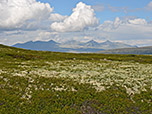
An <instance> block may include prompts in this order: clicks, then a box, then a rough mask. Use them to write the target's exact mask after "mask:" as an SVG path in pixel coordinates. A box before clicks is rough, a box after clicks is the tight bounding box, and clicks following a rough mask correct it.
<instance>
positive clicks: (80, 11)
mask: <svg viewBox="0 0 152 114" xmlns="http://www.w3.org/2000/svg"><path fill="white" fill-rule="evenodd" d="M98 23H99V20H98V19H97V18H96V17H95V14H94V10H93V9H92V8H91V6H89V5H86V4H84V3H82V2H79V3H78V4H77V6H76V8H74V9H73V13H72V14H71V15H70V16H69V17H67V18H66V19H65V20H64V21H63V22H54V23H52V24H51V29H52V30H54V31H58V32H70V31H82V30H84V29H85V28H87V27H91V26H95V25H97V24H98Z"/></svg>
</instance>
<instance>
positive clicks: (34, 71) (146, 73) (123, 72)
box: [0, 59, 152, 95]
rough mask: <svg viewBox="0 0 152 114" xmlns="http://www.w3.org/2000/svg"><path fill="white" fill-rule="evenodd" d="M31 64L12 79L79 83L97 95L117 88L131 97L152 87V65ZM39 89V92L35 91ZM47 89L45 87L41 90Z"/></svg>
mask: <svg viewBox="0 0 152 114" xmlns="http://www.w3.org/2000/svg"><path fill="white" fill-rule="evenodd" d="M30 64H31V63H30V61H28V62H24V63H22V64H21V65H19V67H21V68H22V71H19V70H14V71H12V72H11V73H12V76H22V77H28V76H33V77H37V76H39V77H46V78H49V77H50V78H51V77H56V78H62V77H63V78H70V79H72V80H74V81H77V82H79V83H88V84H91V85H92V86H93V87H94V88H95V89H96V90H97V91H103V90H106V88H109V87H110V86H112V85H113V84H116V85H117V86H121V87H124V88H126V92H127V93H128V94H129V95H130V94H135V93H140V92H141V91H146V89H145V88H146V86H147V85H149V86H150V87H151V86H152V64H141V63H133V62H122V61H121V62H120V61H110V60H106V59H104V60H100V61H83V60H76V59H73V60H65V61H52V62H45V63H44V64H45V65H43V66H39V67H38V65H36V66H30ZM32 64H34V63H32ZM0 72H2V70H0ZM33 82H34V79H33V78H31V79H29V83H33ZM35 89H36V90H37V89H39V88H38V87H35ZM43 89H44V88H43V87H41V90H43ZM48 89H49V88H48ZM55 90H57V91H62V90H67V89H66V88H62V87H61V88H59V87H56V88H55ZM72 91H74V90H72Z"/></svg>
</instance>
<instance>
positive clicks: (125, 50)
mask: <svg viewBox="0 0 152 114" xmlns="http://www.w3.org/2000/svg"><path fill="white" fill-rule="evenodd" d="M99 53H104V54H139V55H144V54H146V55H148V54H150V55H152V46H148V47H136V48H123V49H111V50H104V51H100V52H99Z"/></svg>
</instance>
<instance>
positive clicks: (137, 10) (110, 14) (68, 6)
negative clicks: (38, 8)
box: [39, 0, 152, 23]
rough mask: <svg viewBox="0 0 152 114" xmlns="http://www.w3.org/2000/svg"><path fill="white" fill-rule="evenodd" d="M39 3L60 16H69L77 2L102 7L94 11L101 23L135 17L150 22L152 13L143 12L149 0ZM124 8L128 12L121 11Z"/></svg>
mask: <svg viewBox="0 0 152 114" xmlns="http://www.w3.org/2000/svg"><path fill="white" fill-rule="evenodd" d="M39 1H40V2H45V3H50V4H51V6H53V7H54V12H56V13H59V14H62V15H70V14H71V13H72V9H73V8H74V7H75V6H76V4H77V3H79V2H84V3H85V4H88V5H91V6H101V7H103V6H104V10H103V11H95V13H96V16H97V18H99V19H100V22H101V23H103V22H104V21H105V20H114V19H115V17H124V16H136V17H138V18H144V19H147V17H149V19H151V20H152V11H145V7H146V6H147V5H148V4H149V3H150V2H151V0H140V1H139V0H99V1H97V0H64V1H63V2H61V0H39ZM109 6H111V7H113V8H115V9H116V10H119V11H115V12H114V11H112V10H110V9H109ZM123 8H126V9H127V10H128V12H126V13H125V12H124V10H122V9H123Z"/></svg>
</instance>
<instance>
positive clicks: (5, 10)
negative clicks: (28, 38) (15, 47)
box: [0, 0, 53, 29]
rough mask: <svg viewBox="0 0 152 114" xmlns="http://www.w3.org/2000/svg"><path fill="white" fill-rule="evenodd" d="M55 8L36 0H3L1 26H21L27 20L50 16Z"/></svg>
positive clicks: (9, 27)
mask: <svg viewBox="0 0 152 114" xmlns="http://www.w3.org/2000/svg"><path fill="white" fill-rule="evenodd" d="M52 11H53V8H51V7H50V5H49V4H48V3H46V4H45V3H40V2H37V1H36V0H1V1H0V28H1V29H11V28H20V27H21V26H22V25H23V23H24V22H25V21H28V20H32V19H34V20H39V21H40V20H42V19H45V18H47V17H48V18H49V16H50V12H52Z"/></svg>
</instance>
